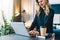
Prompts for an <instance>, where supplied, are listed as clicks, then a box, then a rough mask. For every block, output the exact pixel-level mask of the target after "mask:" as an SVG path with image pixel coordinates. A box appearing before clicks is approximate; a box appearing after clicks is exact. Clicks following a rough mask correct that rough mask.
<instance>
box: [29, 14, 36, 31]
mask: <svg viewBox="0 0 60 40" xmlns="http://www.w3.org/2000/svg"><path fill="white" fill-rule="evenodd" d="M35 26H37V14H36V15H35V18H34V21H33V22H32V24H31V27H30V28H29V30H30V31H31V30H33V29H34V28H35Z"/></svg>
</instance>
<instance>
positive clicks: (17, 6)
mask: <svg viewBox="0 0 60 40" xmlns="http://www.w3.org/2000/svg"><path fill="white" fill-rule="evenodd" d="M49 2H50V4H51V7H52V8H53V9H54V10H55V14H54V20H53V31H54V33H56V36H59V35H60V0H49ZM23 10H25V11H26V14H27V21H26V22H25V27H26V28H29V27H30V25H31V23H32V21H33V19H34V17H35V14H36V1H35V0H0V33H1V30H2V26H3V28H5V29H8V30H10V28H9V27H10V26H9V25H10V23H11V22H13V21H14V22H21V21H22V20H21V19H22V18H21V14H22V11H23ZM2 15H4V16H2ZM3 17H4V18H3ZM5 21H6V22H5ZM5 23H7V24H5ZM5 25H7V26H9V27H8V28H7V26H5ZM5 31H6V30H5ZM3 33H4V31H3ZM5 33H6V32H5ZM9 33H10V31H7V33H6V34H9Z"/></svg>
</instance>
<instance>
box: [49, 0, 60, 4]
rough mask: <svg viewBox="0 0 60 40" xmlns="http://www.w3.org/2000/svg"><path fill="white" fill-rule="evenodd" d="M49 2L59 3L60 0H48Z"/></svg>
mask: <svg viewBox="0 0 60 40" xmlns="http://www.w3.org/2000/svg"><path fill="white" fill-rule="evenodd" d="M49 2H50V4H60V0H49Z"/></svg>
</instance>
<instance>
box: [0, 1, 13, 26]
mask: <svg viewBox="0 0 60 40" xmlns="http://www.w3.org/2000/svg"><path fill="white" fill-rule="evenodd" d="M2 11H4V16H5V18H6V20H7V21H8V23H10V20H11V17H12V14H13V0H0V25H1V24H3V19H2Z"/></svg>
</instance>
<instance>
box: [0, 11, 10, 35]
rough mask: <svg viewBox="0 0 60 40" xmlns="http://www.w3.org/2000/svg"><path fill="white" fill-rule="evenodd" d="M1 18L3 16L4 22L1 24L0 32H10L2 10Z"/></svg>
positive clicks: (3, 33)
mask: <svg viewBox="0 0 60 40" xmlns="http://www.w3.org/2000/svg"><path fill="white" fill-rule="evenodd" d="M2 18H3V22H4V24H3V25H2V28H1V32H2V34H1V35H7V34H9V33H10V25H8V23H7V20H6V19H5V17H4V11H2Z"/></svg>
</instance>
